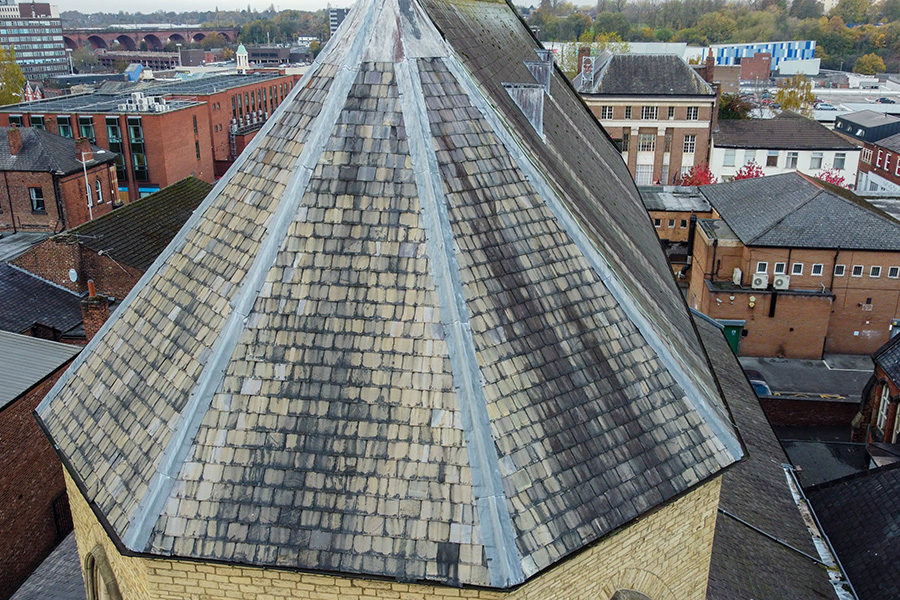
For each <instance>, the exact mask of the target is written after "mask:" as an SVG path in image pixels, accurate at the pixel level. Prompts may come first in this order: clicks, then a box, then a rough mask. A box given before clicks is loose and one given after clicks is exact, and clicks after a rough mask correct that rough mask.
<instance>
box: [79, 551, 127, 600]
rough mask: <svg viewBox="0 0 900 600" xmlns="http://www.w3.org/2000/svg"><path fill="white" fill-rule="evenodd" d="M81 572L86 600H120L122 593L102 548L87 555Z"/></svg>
mask: <svg viewBox="0 0 900 600" xmlns="http://www.w3.org/2000/svg"><path fill="white" fill-rule="evenodd" d="M83 572H84V576H85V577H84V583H85V588H86V591H87V600H122V593H121V592H120V591H119V585H118V583H117V582H116V577H115V575H114V574H113V571H112V567H110V564H109V560H108V559H107V558H106V552H104V550H103V547H102V546H97V547H95V548H94V549H93V550H91V551H90V552H89V553H88V555H87V557H86V558H85V559H84V571H83Z"/></svg>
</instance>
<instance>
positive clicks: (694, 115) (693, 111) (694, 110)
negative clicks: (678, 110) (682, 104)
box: [685, 106, 700, 121]
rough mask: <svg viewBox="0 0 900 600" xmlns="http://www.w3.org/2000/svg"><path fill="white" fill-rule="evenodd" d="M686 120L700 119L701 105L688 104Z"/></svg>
mask: <svg viewBox="0 0 900 600" xmlns="http://www.w3.org/2000/svg"><path fill="white" fill-rule="evenodd" d="M685 120H687V121H699V120H700V107H699V106H688V107H687V114H686V115H685Z"/></svg>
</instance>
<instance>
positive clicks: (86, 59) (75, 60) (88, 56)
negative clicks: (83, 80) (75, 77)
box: [72, 46, 100, 72]
mask: <svg viewBox="0 0 900 600" xmlns="http://www.w3.org/2000/svg"><path fill="white" fill-rule="evenodd" d="M99 64H100V60H99V59H98V58H97V56H96V55H95V54H94V51H93V50H91V47H90V46H79V47H78V48H76V49H75V50H73V51H72V65H73V66H74V67H75V68H76V69H77V70H78V71H79V72H80V71H90V70H92V69H93V68H94V67H96V66H97V65H99Z"/></svg>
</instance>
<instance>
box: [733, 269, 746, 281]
mask: <svg viewBox="0 0 900 600" xmlns="http://www.w3.org/2000/svg"><path fill="white" fill-rule="evenodd" d="M743 276H744V273H743V272H741V270H740V269H739V268H737V267H735V269H734V273H732V274H731V283H733V284H734V285H741V281H742V279H741V277H743Z"/></svg>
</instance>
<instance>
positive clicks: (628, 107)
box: [625, 106, 631, 119]
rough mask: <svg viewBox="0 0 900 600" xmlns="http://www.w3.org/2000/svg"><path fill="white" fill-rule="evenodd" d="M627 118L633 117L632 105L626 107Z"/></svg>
mask: <svg viewBox="0 0 900 600" xmlns="http://www.w3.org/2000/svg"><path fill="white" fill-rule="evenodd" d="M625 118H626V119H630V118H631V107H630V106H626V107H625Z"/></svg>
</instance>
